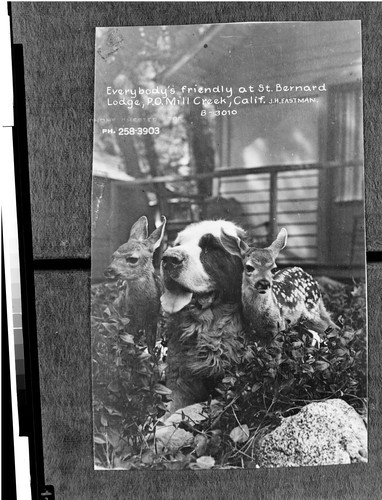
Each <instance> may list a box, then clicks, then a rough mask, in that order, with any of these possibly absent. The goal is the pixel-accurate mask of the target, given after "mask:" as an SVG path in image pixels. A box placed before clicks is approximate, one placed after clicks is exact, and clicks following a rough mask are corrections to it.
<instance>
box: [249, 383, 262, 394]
mask: <svg viewBox="0 0 382 500" xmlns="http://www.w3.org/2000/svg"><path fill="white" fill-rule="evenodd" d="M262 385H263V384H262V383H261V382H257V383H256V384H253V386H252V389H251V390H252V392H257V391H258V390H259V389H261V386H262Z"/></svg>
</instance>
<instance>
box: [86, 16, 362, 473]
mask: <svg viewBox="0 0 382 500" xmlns="http://www.w3.org/2000/svg"><path fill="white" fill-rule="evenodd" d="M362 109H363V108H362V57H361V23H360V22H359V21H335V22H334V21H333V22H282V23H230V24H208V25H207V24H203V25H182V26H181V25H179V26H142V27H140V26H136V27H99V28H97V29H96V36H95V97H94V154H93V195H92V272H91V274H92V285H91V286H92V294H91V301H92V302H91V324H92V332H91V339H92V391H93V431H94V467H95V468H96V469H111V470H112V469H114V470H115V469H124V470H131V471H134V470H142V469H153V470H184V469H195V470H200V469H204V470H211V469H232V468H237V469H248V468H252V469H254V468H263V467H298V466H313V465H336V464H350V463H358V462H367V422H366V415H367V329H366V324H367V320H366V312H367V309H366V279H365V278H366V273H365V233H364V170H363V115H362Z"/></svg>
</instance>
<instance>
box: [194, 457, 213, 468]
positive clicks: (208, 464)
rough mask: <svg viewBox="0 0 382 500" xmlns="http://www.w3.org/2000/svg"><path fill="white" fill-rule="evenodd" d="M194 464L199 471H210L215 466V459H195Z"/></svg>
mask: <svg viewBox="0 0 382 500" xmlns="http://www.w3.org/2000/svg"><path fill="white" fill-rule="evenodd" d="M196 463H197V465H198V467H199V468H200V469H211V468H212V467H213V466H214V465H215V459H214V458H213V457H208V456H204V457H200V458H197V459H196Z"/></svg>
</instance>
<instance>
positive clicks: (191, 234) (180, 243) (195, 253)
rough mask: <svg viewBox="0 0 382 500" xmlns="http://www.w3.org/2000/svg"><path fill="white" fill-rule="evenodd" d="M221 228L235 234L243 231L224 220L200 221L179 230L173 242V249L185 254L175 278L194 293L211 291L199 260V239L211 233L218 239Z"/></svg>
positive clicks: (206, 275) (209, 283)
mask: <svg viewBox="0 0 382 500" xmlns="http://www.w3.org/2000/svg"><path fill="white" fill-rule="evenodd" d="M222 228H223V229H224V230H225V232H226V233H227V234H230V235H232V236H236V235H237V234H238V232H240V231H243V230H242V229H241V228H239V227H238V226H235V224H233V223H232V222H229V221H225V220H216V221H201V222H196V223H194V224H190V225H189V226H187V227H186V228H185V229H183V231H181V232H180V233H179V234H178V236H177V238H176V240H175V242H174V245H175V247H174V248H173V250H178V249H179V251H180V252H183V253H185V254H186V255H187V262H186V263H185V266H184V269H183V270H182V272H181V274H180V275H179V279H178V280H177V281H178V282H179V283H180V284H182V285H184V286H186V287H187V288H188V289H190V290H192V291H193V292H196V293H207V292H210V291H212V288H211V287H212V283H211V280H210V277H209V275H208V274H207V273H206V271H205V269H204V267H203V264H202V263H201V261H200V254H201V251H202V249H201V248H200V246H199V241H200V239H201V238H202V237H203V236H204V235H207V234H212V235H213V236H215V237H216V238H217V239H220V235H221V230H222Z"/></svg>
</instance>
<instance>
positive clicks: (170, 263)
mask: <svg viewBox="0 0 382 500" xmlns="http://www.w3.org/2000/svg"><path fill="white" fill-rule="evenodd" d="M184 259H185V256H184V255H183V254H182V253H180V252H176V251H174V250H171V249H170V250H167V251H166V252H165V253H164V255H163V257H162V266H163V269H165V270H166V271H169V272H171V271H175V270H179V269H180V268H181V267H182V265H183V262H184Z"/></svg>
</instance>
